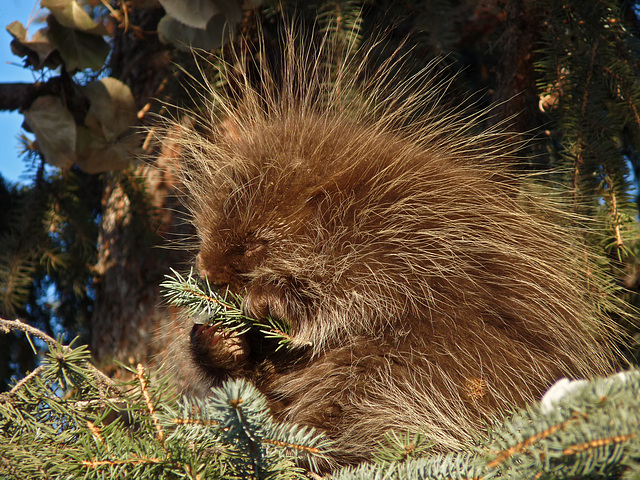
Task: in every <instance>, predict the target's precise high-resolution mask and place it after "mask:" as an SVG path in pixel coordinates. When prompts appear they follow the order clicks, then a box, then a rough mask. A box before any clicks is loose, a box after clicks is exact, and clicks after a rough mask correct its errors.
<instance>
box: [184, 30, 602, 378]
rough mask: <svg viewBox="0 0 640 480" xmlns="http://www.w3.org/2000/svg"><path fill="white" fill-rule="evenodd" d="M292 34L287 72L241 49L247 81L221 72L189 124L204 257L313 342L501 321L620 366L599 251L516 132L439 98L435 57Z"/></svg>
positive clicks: (251, 302) (253, 311) (258, 305)
mask: <svg viewBox="0 0 640 480" xmlns="http://www.w3.org/2000/svg"><path fill="white" fill-rule="evenodd" d="M289 40H291V41H290V42H289V43H290V45H292V46H291V47H290V50H289V51H287V54H286V55H285V60H284V62H283V64H282V65H283V66H282V69H283V71H282V72H278V73H277V74H276V73H275V72H273V71H272V70H271V69H270V68H269V67H267V66H265V65H264V64H258V66H257V67H256V66H255V64H252V65H251V68H249V67H247V65H248V64H249V63H250V62H248V61H247V60H246V59H240V60H239V61H238V65H239V68H240V71H241V72H244V73H245V74H246V76H247V77H251V80H246V82H244V83H238V84H237V85H240V86H239V87H238V91H236V92H234V93H233V95H229V96H224V95H221V94H220V93H218V92H216V91H215V90H214V89H213V88H212V89H211V93H212V95H213V97H214V100H213V102H212V106H211V109H212V111H214V112H219V114H217V113H216V114H212V118H211V119H210V120H206V121H204V122H203V123H202V124H201V125H199V128H196V129H190V130H188V129H184V132H183V135H182V136H181V139H180V148H181V150H182V152H181V153H182V156H183V158H184V181H185V184H186V186H187V190H188V197H189V199H190V200H189V202H190V208H191V211H192V214H193V220H194V223H195V226H196V228H197V232H198V236H199V240H200V253H199V254H198V257H197V268H198V271H199V273H200V274H201V275H202V276H203V277H206V278H207V279H208V280H209V281H210V282H211V283H212V284H215V285H218V286H220V287H228V288H230V289H231V290H232V291H234V292H237V293H239V294H241V295H244V297H245V301H244V306H243V308H244V309H245V311H246V312H247V313H248V314H250V315H251V316H254V317H256V318H261V317H264V316H265V315H267V314H270V315H272V316H274V317H277V318H279V319H281V320H283V321H285V322H286V323H288V324H289V325H290V326H291V328H292V334H293V336H294V338H295V342H296V343H298V344H299V345H303V344H308V343H311V344H312V345H313V349H314V351H315V352H320V351H322V350H323V349H325V348H331V346H332V345H336V344H339V343H340V342H343V341H344V339H345V338H350V337H353V336H357V335H369V336H371V335H377V334H378V332H380V331H381V330H384V329H387V330H388V329H391V330H394V331H397V332H398V334H402V333H403V332H406V331H407V330H409V329H411V328H413V326H415V325H424V324H431V325H435V326H436V327H434V328H435V329H432V331H433V332H436V333H437V332H439V331H440V330H443V331H444V330H446V328H453V329H456V328H469V329H471V330H472V331H478V329H482V328H483V327H482V326H483V325H485V324H487V323H490V324H495V325H497V326H498V327H499V328H505V329H511V328H513V329H515V330H520V333H519V334H521V335H531V336H533V337H539V338H540V348H542V349H544V348H547V347H548V344H554V345H558V344H560V345H562V347H560V348H564V346H566V348H567V349H569V350H571V352H573V351H576V350H577V349H582V350H585V349H586V350H588V351H583V352H582V353H581V354H580V355H579V357H580V358H582V359H584V361H583V360H580V359H578V360H577V362H578V363H579V364H580V365H579V366H578V367H577V368H573V370H576V369H577V370H578V371H582V370H584V373H589V372H591V371H592V370H593V369H592V367H591V366H587V364H589V365H594V364H595V365H599V366H601V367H602V369H606V368H608V366H609V364H610V359H609V358H605V357H606V355H605V356H604V357H603V356H602V355H601V353H599V352H598V350H597V348H596V346H595V341H594V338H596V337H598V336H601V335H604V336H605V337H606V336H607V335H606V334H605V333H604V330H603V329H602V328H601V327H600V326H598V321H599V318H598V315H599V314H598V308H597V306H595V305H594V302H593V300H592V298H593V296H594V295H593V292H592V291H590V290H589V288H591V287H588V285H589V284H591V285H593V281H591V280H590V279H588V278H587V277H588V275H589V273H588V268H589V267H588V266H585V265H587V263H588V262H587V263H581V262H582V260H581V258H585V256H588V255H586V254H583V253H584V252H578V251H577V250H576V247H574V246H573V245H572V243H571V240H570V239H569V237H570V235H569V231H568V230H566V229H565V227H564V226H558V224H557V223H556V222H555V220H554V221H552V220H549V219H548V218H551V217H553V216H554V215H557V216H558V217H559V218H565V219H566V216H565V215H564V214H563V213H561V212H560V211H559V210H554V208H555V207H551V206H550V205H549V203H547V202H545V201H541V200H540V199H539V198H536V197H535V195H533V194H527V193H526V192H524V191H521V190H520V186H521V182H520V181H519V180H516V179H515V178H514V177H513V176H512V175H511V174H510V173H508V171H507V168H506V167H505V165H506V164H507V163H508V160H509V159H510V158H511V156H512V151H513V148H512V146H510V145H509V144H508V138H509V136H508V135H507V134H505V133H504V132H503V131H502V130H500V129H499V128H494V129H491V130H488V131H487V130H484V131H482V132H481V133H478V130H477V127H478V122H477V121H476V120H475V116H474V115H472V114H470V113H464V112H462V113H460V112H457V113H446V111H444V109H441V108H439V107H438V105H437V104H438V101H437V98H438V97H439V95H440V93H441V91H442V89H444V88H446V84H443V83H440V84H438V83H434V82H432V81H430V80H429V73H428V72H421V73H420V74H418V75H416V76H413V77H411V78H409V80H407V81H406V82H404V83H403V84H402V85H403V86H402V87H393V86H392V85H391V84H392V83H393V81H394V78H393V77H394V73H393V72H395V70H396V69H397V68H399V65H400V63H395V64H388V65H386V66H383V67H382V68H381V69H379V70H376V71H374V72H373V73H369V74H367V73H366V69H365V68H364V63H363V64H355V65H354V64H353V63H346V64H343V65H341V66H340V67H337V68H334V69H326V68H325V66H324V65H325V64H324V63H323V62H321V61H319V57H313V56H312V55H309V54H308V52H305V51H301V50H298V51H296V47H295V46H293V45H295V41H293V40H292V39H289ZM236 68H237V67H236ZM243 69H245V70H243ZM249 70H251V71H252V72H253V75H249ZM255 71H257V72H258V75H257V76H256V75H255ZM532 205H533V207H532ZM540 206H542V207H541V208H543V209H544V210H545V212H546V213H545V215H541V214H537V213H534V212H533V211H532V210H535V209H536V208H538V207H540ZM551 210H553V211H554V212H555V213H554V214H549V212H550V211H551ZM578 257H580V258H578ZM438 325H446V328H445V327H442V328H437V327H438ZM584 335H586V336H587V337H588V340H585V342H584V343H583V344H581V342H580V341H578V342H577V344H576V343H575V342H576V336H584ZM472 336H473V335H472ZM563 337H564V339H563ZM478 341H488V340H478ZM572 342H573V346H571V345H572ZM576 345H578V346H576ZM549 348H551V347H549ZM567 355H571V353H570V352H568V354H567ZM587 358H588V359H587ZM595 370H596V371H597V370H598V368H596V369H595Z"/></svg>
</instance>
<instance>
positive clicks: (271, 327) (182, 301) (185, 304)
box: [160, 269, 293, 350]
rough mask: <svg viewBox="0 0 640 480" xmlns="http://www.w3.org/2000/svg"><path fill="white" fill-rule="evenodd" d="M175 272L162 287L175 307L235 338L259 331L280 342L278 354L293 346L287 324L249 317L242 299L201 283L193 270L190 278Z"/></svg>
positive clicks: (229, 292) (207, 283) (267, 318)
mask: <svg viewBox="0 0 640 480" xmlns="http://www.w3.org/2000/svg"><path fill="white" fill-rule="evenodd" d="M171 271H172V273H173V275H167V276H166V280H165V281H164V282H163V283H161V284H160V286H161V287H163V288H164V289H165V291H164V295H165V298H166V299H167V301H168V302H169V303H170V304H171V305H174V306H176V307H181V308H185V309H186V311H187V313H188V314H189V315H191V316H193V317H195V318H198V319H200V318H205V319H206V322H207V323H208V324H210V325H214V324H219V325H221V326H222V327H223V328H225V329H226V330H227V331H229V332H230V333H232V334H235V335H242V334H244V333H247V332H248V331H249V330H250V329H257V330H258V331H260V332H261V333H262V334H263V335H264V336H265V338H271V339H275V340H277V342H278V345H277V347H276V350H279V349H280V348H283V347H290V346H291V345H292V341H293V338H292V336H291V333H290V328H289V326H288V325H287V324H286V323H284V322H282V321H280V320H279V319H276V318H273V317H271V316H270V315H268V316H267V317H266V318H265V319H263V320H256V319H254V318H251V317H248V316H246V315H245V314H244V313H243V311H242V297H241V296H240V295H238V294H235V293H233V292H231V291H229V290H228V289H227V290H225V291H224V293H220V292H218V291H216V290H215V289H214V288H213V287H211V285H210V284H209V282H208V280H204V281H201V280H199V279H198V278H197V277H196V276H195V275H194V273H193V270H191V271H190V272H189V274H188V275H187V276H186V277H185V276H183V275H181V274H180V273H178V272H176V271H175V270H173V269H171Z"/></svg>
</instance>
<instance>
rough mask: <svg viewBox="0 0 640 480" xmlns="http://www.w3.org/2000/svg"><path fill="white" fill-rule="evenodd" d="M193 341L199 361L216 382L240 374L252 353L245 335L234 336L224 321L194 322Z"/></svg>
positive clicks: (195, 355)
mask: <svg viewBox="0 0 640 480" xmlns="http://www.w3.org/2000/svg"><path fill="white" fill-rule="evenodd" d="M190 340H191V345H190V346H191V354H192V356H193V359H194V361H195V363H196V364H197V365H198V366H199V367H200V368H201V369H202V370H203V372H204V373H205V375H207V376H208V377H211V379H212V380H213V381H214V382H219V381H222V380H224V379H225V378H226V377H228V376H233V375H234V374H236V373H239V372H240V371H241V370H242V369H243V367H244V366H245V364H246V362H247V358H248V356H249V352H250V349H249V344H248V343H247V341H246V339H245V338H244V336H243V335H238V336H233V335H232V334H230V333H229V332H228V331H227V330H225V329H224V328H222V326H221V325H220V324H214V325H207V324H204V325H203V324H199V323H196V324H194V325H193V328H192V329H191V336H190Z"/></svg>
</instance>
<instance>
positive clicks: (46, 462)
mask: <svg viewBox="0 0 640 480" xmlns="http://www.w3.org/2000/svg"><path fill="white" fill-rule="evenodd" d="M0 327H1V328H2V329H3V330H5V331H6V332H8V331H9V330H18V331H22V332H24V333H26V334H27V335H31V336H34V337H36V338H38V339H39V341H41V342H44V343H45V344H46V346H47V353H46V355H45V358H44V359H43V361H42V363H41V365H40V366H39V367H38V368H37V369H36V370H34V371H33V372H32V373H31V374H29V375H28V376H27V377H26V378H25V379H23V380H22V381H21V382H19V383H18V384H16V385H14V387H13V388H12V390H11V391H10V392H7V393H4V394H2V396H1V397H0V427H1V428H0V475H1V476H2V478H7V479H12V478H15V479H23V478H27V479H31V478H132V479H152V478H153V479H155V478H166V479H171V478H193V479H196V478H197V479H205V478H255V479H258V478H260V479H266V478H273V479H275V478H278V479H288V478H291V479H294V478H308V477H307V474H306V473H305V471H306V470H305V469H304V468H301V467H300V466H296V464H295V462H298V463H299V464H300V465H304V466H306V467H307V468H311V470H312V471H313V470H315V469H316V468H317V467H318V466H319V465H323V461H325V460H326V455H327V453H328V452H330V451H331V441H330V440H329V439H328V438H326V437H325V436H324V435H323V434H321V433H318V432H316V431H314V430H313V429H311V428H307V427H298V426H296V425H287V424H279V423H277V422H275V421H274V420H273V419H272V417H271V415H270V413H269V411H268V408H267V403H266V399H265V398H264V397H263V396H262V394H261V393H259V392H258V391H257V390H256V389H255V388H254V387H253V386H251V385H250V384H249V383H247V382H245V381H243V380H229V381H227V382H226V383H224V384H223V385H222V386H221V387H219V388H217V389H214V390H213V392H212V396H211V397H209V398H206V399H197V400H196V399H187V398H182V399H180V398H178V396H177V395H176V394H175V392H173V391H172V389H171V387H170V386H169V385H170V383H171V381H170V379H168V378H166V377H162V376H155V377H151V376H150V375H149V372H148V371H146V370H145V368H144V367H143V366H142V365H138V366H137V367H135V368H128V371H129V373H130V376H131V380H130V381H128V382H123V383H119V384H116V383H114V382H113V381H112V380H111V379H109V378H108V377H106V376H104V375H103V374H102V373H100V372H99V371H98V370H97V369H96V368H95V367H93V365H92V364H91V359H90V354H89V352H88V350H87V348H86V347H85V346H74V345H73V343H74V342H72V343H71V344H70V345H63V344H62V343H61V342H60V339H58V340H55V339H53V338H51V337H49V336H47V335H46V334H44V333H42V332H40V331H39V330H37V329H35V328H33V327H30V326H28V325H26V324H24V323H22V322H20V321H7V320H2V319H0ZM388 438H389V443H388V445H381V450H380V454H379V456H378V459H377V461H376V462H375V463H371V464H363V465H360V466H357V467H350V468H345V469H342V470H337V471H335V472H334V473H333V476H332V478H334V479H336V480H348V479H382V478H385V479H405V478H406V479H442V478H450V479H470V478H476V479H484V478H486V479H489V478H494V479H531V478H554V479H555V478H593V479H595V478H603V479H604V478H625V479H626V478H629V479H631V478H638V475H640V371H638V370H632V371H628V372H624V373H620V374H618V375H616V376H613V377H610V378H604V379H596V380H593V381H589V382H587V381H585V380H580V381H573V382H570V381H568V380H563V381H560V382H558V383H557V384H556V385H555V386H554V387H552V388H551V389H550V390H549V392H548V393H547V394H546V395H545V397H544V398H543V399H542V401H541V402H540V404H536V405H530V406H528V407H526V408H524V409H522V410H520V411H518V412H516V413H514V414H513V415H511V416H509V417H507V418H505V419H501V420H499V421H498V420H496V421H495V422H494V423H493V424H492V425H490V426H488V429H487V431H486V432H480V433H478V436H477V438H478V440H477V445H476V446H475V447H474V448H473V449H471V450H469V451H462V452H454V453H448V454H438V453H432V452H433V450H431V447H435V449H436V450H437V446H435V445H433V444H431V443H429V442H428V440H427V439H428V432H424V434H419V435H415V436H409V435H405V436H404V437H403V436H402V435H401V434H397V433H396V432H390V433H389V435H388Z"/></svg>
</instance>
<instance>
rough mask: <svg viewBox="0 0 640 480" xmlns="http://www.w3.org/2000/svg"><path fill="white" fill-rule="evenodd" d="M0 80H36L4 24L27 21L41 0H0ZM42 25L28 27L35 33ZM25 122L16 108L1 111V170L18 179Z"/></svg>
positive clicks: (12, 179)
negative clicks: (13, 49)
mask: <svg viewBox="0 0 640 480" xmlns="http://www.w3.org/2000/svg"><path fill="white" fill-rule="evenodd" d="M0 1H1V2H2V8H0V83H9V82H33V80H34V77H33V74H32V73H31V72H30V71H29V70H25V69H24V68H21V66H20V65H21V62H22V60H21V59H20V57H17V56H15V55H14V54H13V53H11V47H10V46H9V44H10V43H11V38H12V37H11V35H9V33H8V32H7V31H6V29H5V27H6V26H7V25H8V24H10V23H11V22H13V21H14V20H19V21H21V22H22V23H23V25H26V24H27V22H28V21H29V16H30V14H31V13H32V12H35V11H36V9H37V7H38V5H39V3H40V2H39V0H0ZM38 28H40V26H38V25H35V26H34V27H32V28H30V29H29V35H32V34H33V33H34V32H35V31H36V30H37V29H38ZM21 124H22V115H20V114H19V113H17V112H0V173H1V174H2V176H3V177H5V178H6V179H8V180H11V181H14V182H15V181H18V180H19V177H20V175H21V174H22V172H23V171H24V166H25V164H24V162H23V161H22V159H21V158H20V156H19V155H18V152H19V145H18V140H17V137H18V134H19V133H20V125H21Z"/></svg>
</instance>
